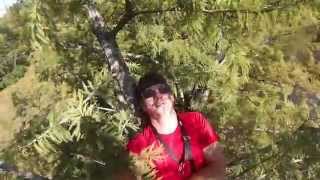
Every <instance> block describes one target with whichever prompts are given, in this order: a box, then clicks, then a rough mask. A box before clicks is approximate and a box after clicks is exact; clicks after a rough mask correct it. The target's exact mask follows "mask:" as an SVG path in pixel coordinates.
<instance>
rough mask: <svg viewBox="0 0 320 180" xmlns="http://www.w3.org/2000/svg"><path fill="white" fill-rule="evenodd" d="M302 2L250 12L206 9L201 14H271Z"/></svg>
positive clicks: (247, 10) (270, 6)
mask: <svg viewBox="0 0 320 180" xmlns="http://www.w3.org/2000/svg"><path fill="white" fill-rule="evenodd" d="M303 2H304V0H301V1H297V2H295V3H292V4H287V5H282V6H274V5H269V6H266V7H264V8H262V9H258V10H250V9H216V10H208V9H204V10H202V12H203V13H207V14H219V13H248V14H259V13H268V12H272V11H275V10H282V9H286V8H289V7H292V6H297V5H298V4H300V3H303Z"/></svg>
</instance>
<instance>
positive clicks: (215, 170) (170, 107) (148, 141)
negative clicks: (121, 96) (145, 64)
mask: <svg viewBox="0 0 320 180" xmlns="http://www.w3.org/2000/svg"><path fill="white" fill-rule="evenodd" d="M137 98H138V100H139V101H140V105H141V108H142V110H143V113H144V114H145V115H146V117H147V123H146V125H145V127H144V128H143V130H142V131H141V132H140V133H138V134H137V135H135V137H133V138H132V139H130V140H129V143H128V145H127V148H128V150H129V152H130V154H132V155H136V156H138V155H139V154H140V153H141V152H142V151H143V150H145V149H146V148H148V147H150V146H151V145H155V146H161V145H162V147H163V149H164V152H163V153H162V158H161V159H156V160H154V164H155V166H156V167H155V168H156V176H157V178H159V179H162V180H183V179H192V180H197V179H198V180H201V179H206V180H207V179H224V176H225V161H224V156H223V152H222V148H221V147H220V146H219V144H218V140H219V136H218V135H217V133H216V132H215V131H214V130H213V129H212V127H211V126H210V124H209V122H208V121H207V119H206V118H205V117H204V116H203V115H202V114H201V113H199V112H180V113H177V112H176V111H175V109H174V102H175V98H174V96H173V94H172V91H171V89H170V87H169V85H168V83H167V81H166V79H165V78H164V77H163V76H161V75H160V74H157V73H148V74H146V75H145V76H143V77H142V78H141V79H140V81H139V83H138V86H137Z"/></svg>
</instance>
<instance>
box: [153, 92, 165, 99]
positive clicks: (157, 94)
mask: <svg viewBox="0 0 320 180" xmlns="http://www.w3.org/2000/svg"><path fill="white" fill-rule="evenodd" d="M155 92H156V93H155V95H154V97H155V98H156V99H157V100H158V99H161V98H162V96H163V94H162V93H160V92H159V91H158V90H156V91H155Z"/></svg>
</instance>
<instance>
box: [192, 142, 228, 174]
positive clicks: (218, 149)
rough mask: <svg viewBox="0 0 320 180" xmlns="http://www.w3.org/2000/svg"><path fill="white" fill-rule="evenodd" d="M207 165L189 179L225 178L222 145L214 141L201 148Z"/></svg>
mask: <svg viewBox="0 0 320 180" xmlns="http://www.w3.org/2000/svg"><path fill="white" fill-rule="evenodd" d="M203 153H204V156H205V159H206V161H207V162H208V165H207V166H206V167H204V168H203V169H201V170H199V171H198V172H197V173H196V174H194V175H193V176H192V177H191V178H190V180H223V179H225V169H226V165H225V159H224V155H223V147H222V146H221V145H220V144H219V143H218V142H214V143H212V144H210V145H209V146H207V147H205V148H204V150H203Z"/></svg>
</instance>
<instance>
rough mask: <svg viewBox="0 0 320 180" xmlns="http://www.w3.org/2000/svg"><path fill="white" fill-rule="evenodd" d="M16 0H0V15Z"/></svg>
mask: <svg viewBox="0 0 320 180" xmlns="http://www.w3.org/2000/svg"><path fill="white" fill-rule="evenodd" d="M16 1H17V0H0V17H1V16H3V15H4V13H5V12H6V9H7V8H8V7H10V6H11V5H12V4H13V3H15V2H16Z"/></svg>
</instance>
